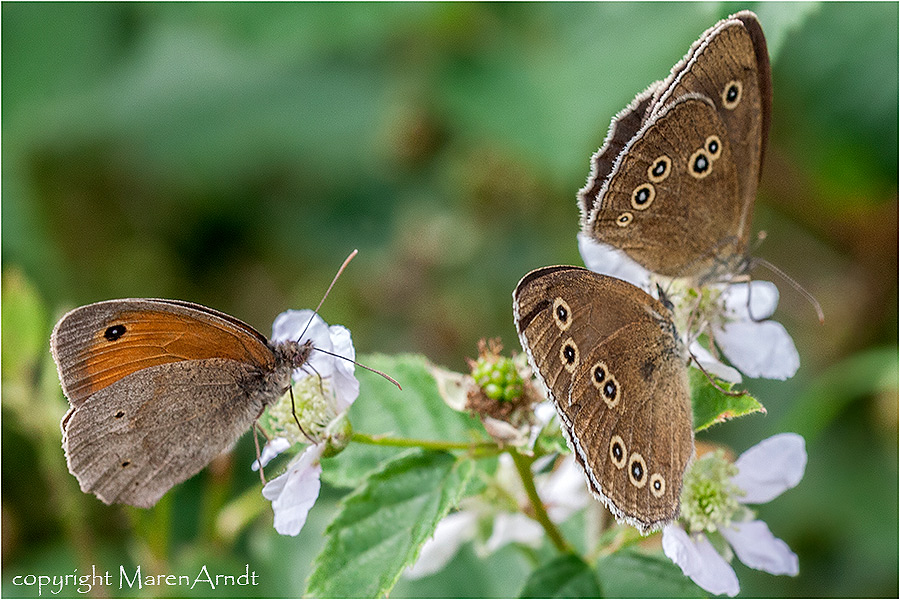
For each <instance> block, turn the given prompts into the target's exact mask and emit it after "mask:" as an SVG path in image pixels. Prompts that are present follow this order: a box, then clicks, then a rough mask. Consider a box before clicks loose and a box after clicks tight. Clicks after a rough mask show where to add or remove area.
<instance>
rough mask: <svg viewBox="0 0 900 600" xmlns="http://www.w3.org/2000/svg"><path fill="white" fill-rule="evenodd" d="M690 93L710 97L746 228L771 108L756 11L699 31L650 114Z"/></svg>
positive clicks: (764, 50) (767, 69) (769, 81)
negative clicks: (734, 172)
mask: <svg viewBox="0 0 900 600" xmlns="http://www.w3.org/2000/svg"><path fill="white" fill-rule="evenodd" d="M692 93H699V94H702V95H704V96H706V97H707V98H710V99H711V100H712V101H713V102H714V103H715V106H716V109H717V112H718V115H719V118H720V119H721V120H722V122H723V123H724V124H725V130H726V132H727V135H728V139H729V141H730V142H731V147H732V152H733V153H734V160H735V161H736V163H737V164H738V165H740V169H738V173H737V175H738V197H739V199H740V202H741V208H742V213H743V214H742V219H741V223H740V225H741V226H742V227H744V228H749V226H750V221H751V219H752V211H753V202H754V200H755V199H756V190H757V186H758V185H759V178H760V175H761V173H762V163H763V156H764V154H765V148H766V143H767V141H768V137H769V124H770V121H771V112H772V75H771V67H770V65H769V52H768V49H767V46H766V38H765V36H764V35H763V31H762V27H761V26H760V24H759V20H757V18H756V15H754V14H753V13H752V12H750V11H742V12H740V13H737V14H735V15H732V16H731V17H728V18H727V19H723V20H722V21H720V22H719V23H717V24H716V25H714V26H713V27H711V28H710V29H708V30H707V31H706V32H704V34H703V35H702V36H700V39H699V40H697V42H695V43H694V45H693V46H692V47H691V49H690V50H689V51H688V53H687V55H686V56H685V57H684V59H682V61H681V62H679V63H678V64H677V65H675V66H674V67H673V68H672V73H671V74H670V75H669V77H668V78H666V80H665V81H663V83H662V85H660V87H659V88H658V90H657V92H656V95H655V97H654V99H653V104H652V107H651V108H650V111H649V112H650V116H651V117H652V116H655V115H657V114H659V113H660V112H661V111H662V110H663V109H664V107H665V106H666V105H668V104H670V103H671V102H673V101H674V100H676V99H677V98H679V97H681V96H683V95H685V94H692ZM729 94H731V96H729ZM742 231H743V230H742Z"/></svg>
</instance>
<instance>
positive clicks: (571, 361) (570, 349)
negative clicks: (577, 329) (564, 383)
mask: <svg viewBox="0 0 900 600" xmlns="http://www.w3.org/2000/svg"><path fill="white" fill-rule="evenodd" d="M559 358H560V360H562V365H563V367H564V368H565V369H566V371H568V372H569V373H574V372H575V369H576V368H577V367H578V346H577V345H576V344H575V340H573V339H572V338H568V339H566V341H564V342H563V344H562V346H560V348H559Z"/></svg>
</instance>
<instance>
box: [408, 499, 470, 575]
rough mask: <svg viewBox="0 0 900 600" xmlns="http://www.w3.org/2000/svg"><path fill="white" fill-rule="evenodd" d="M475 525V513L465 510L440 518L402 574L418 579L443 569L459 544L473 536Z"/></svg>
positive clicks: (456, 550)
mask: <svg viewBox="0 0 900 600" xmlns="http://www.w3.org/2000/svg"><path fill="white" fill-rule="evenodd" d="M476 525H477V516H476V514H475V513H474V512H469V511H466V510H461V511H459V512H455V513H453V514H449V515H447V516H446V517H444V518H443V519H441V520H440V522H438V524H437V527H436V528H435V530H434V535H433V536H432V537H431V539H430V540H428V541H427V542H425V545H424V546H422V549H421V550H419V558H418V559H417V560H416V562H415V563H414V564H413V565H412V566H410V567H407V568H406V571H404V573H403V575H404V576H405V577H406V578H408V579H419V578H421V577H425V576H427V575H431V574H433V573H437V572H438V571H440V570H441V569H443V568H444V567H445V566H446V565H447V563H448V562H450V559H452V558H453V557H454V556H456V553H457V552H458V551H459V548H460V546H462V545H463V544H464V543H465V542H467V541H468V540H471V539H472V538H473V537H475V533H476V532H477V526H476Z"/></svg>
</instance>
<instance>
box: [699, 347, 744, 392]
mask: <svg viewBox="0 0 900 600" xmlns="http://www.w3.org/2000/svg"><path fill="white" fill-rule="evenodd" d="M691 354H693V355H694V358H696V359H697V362H698V363H700V366H702V367H703V368H704V369H706V371H707V372H708V373H709V374H710V375H715V376H716V377H718V378H719V379H721V380H723V381H729V382H731V383H740V382H741V380H742V379H743V378H742V377H741V373H740V371H738V370H737V369H735V368H734V367H729V366H728V365H726V364H723V363H721V362H719V361H718V360H716V359H715V357H714V356H713V355H712V354H710V352H709V350H707V349H706V348H704V347H703V346H701V345H700V343H699V342H697V341H693V342H691Z"/></svg>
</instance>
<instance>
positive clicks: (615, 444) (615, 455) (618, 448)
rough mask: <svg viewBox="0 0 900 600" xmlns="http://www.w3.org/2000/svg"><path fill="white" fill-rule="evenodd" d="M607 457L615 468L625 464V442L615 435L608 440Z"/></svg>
mask: <svg viewBox="0 0 900 600" xmlns="http://www.w3.org/2000/svg"><path fill="white" fill-rule="evenodd" d="M609 457H610V458H611V459H612V461H613V464H614V465H616V468H617V469H621V468H622V467H624V466H625V442H624V441H622V438H621V437H619V436H617V435H614V436H612V439H611V440H610V441H609Z"/></svg>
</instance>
